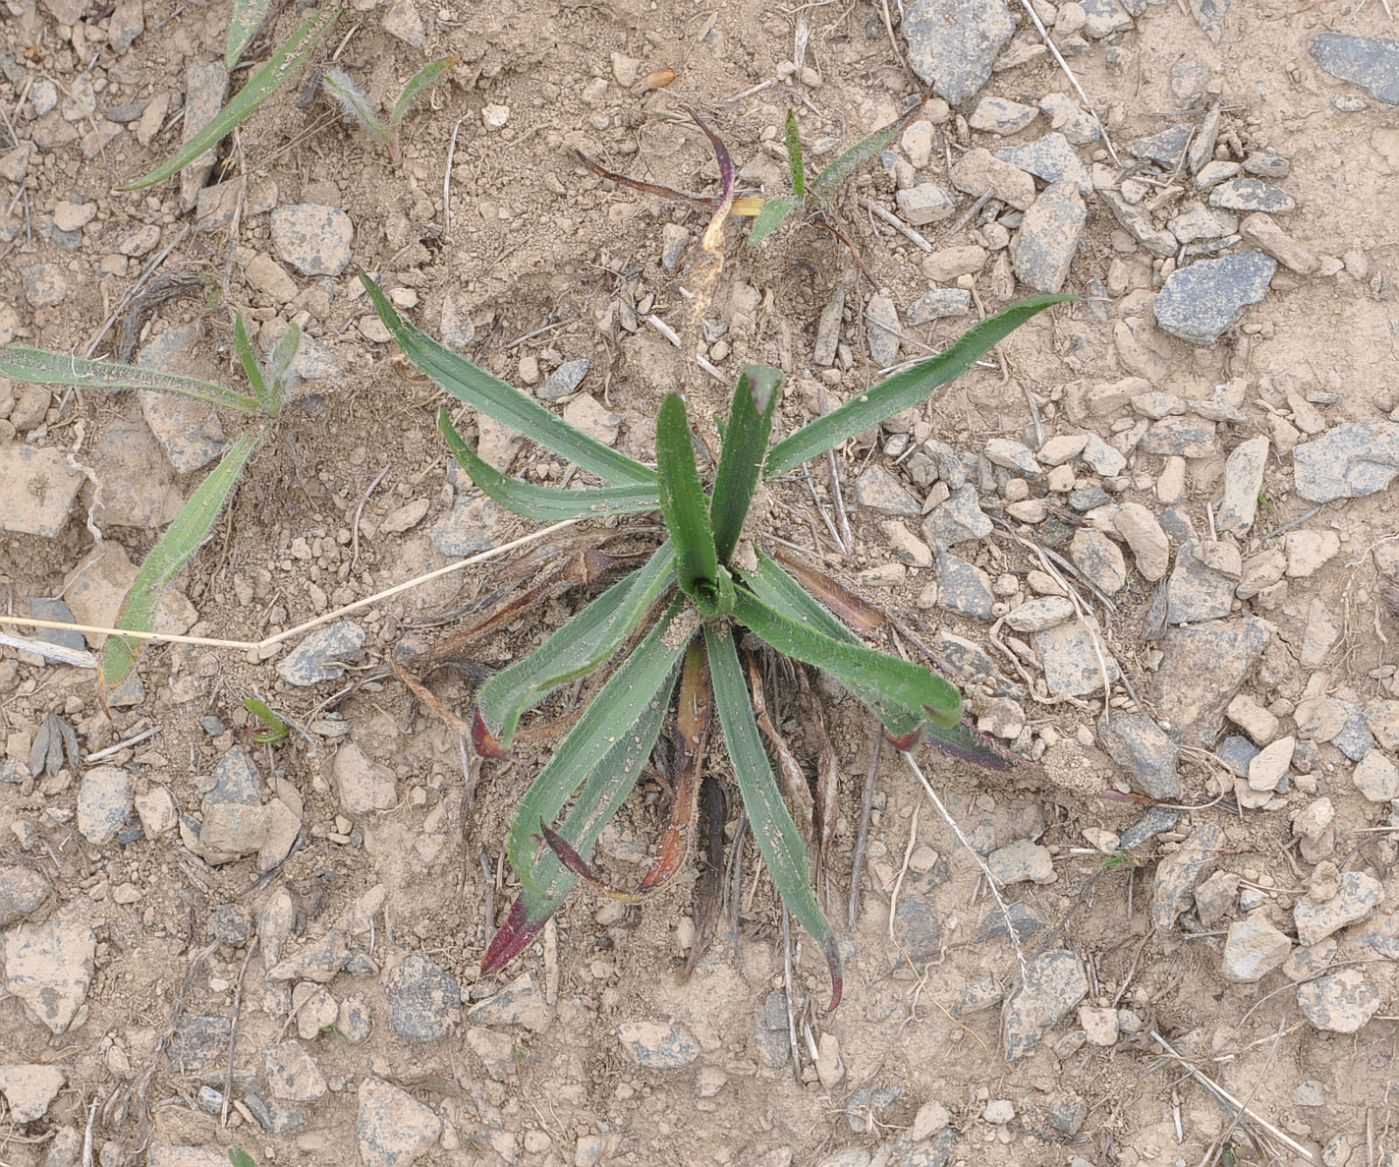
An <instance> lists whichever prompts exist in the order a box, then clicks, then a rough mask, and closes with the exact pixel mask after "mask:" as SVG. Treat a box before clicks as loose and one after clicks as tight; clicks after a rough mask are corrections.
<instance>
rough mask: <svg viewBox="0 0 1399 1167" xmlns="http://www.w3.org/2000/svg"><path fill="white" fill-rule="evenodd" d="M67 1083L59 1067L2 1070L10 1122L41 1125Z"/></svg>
mask: <svg viewBox="0 0 1399 1167" xmlns="http://www.w3.org/2000/svg"><path fill="white" fill-rule="evenodd" d="M65 1081H66V1078H65V1076H64V1073H63V1071H62V1070H61V1069H60V1068H59V1067H58V1066H33V1065H28V1066H0V1095H4V1098H5V1101H6V1102H7V1103H8V1104H9V1107H10V1121H11V1122H15V1123H26V1122H38V1121H39V1120H40V1119H41V1118H43V1117H44V1115H45V1114H47V1113H48V1109H49V1103H51V1102H52V1101H53V1100H54V1099H55V1098H57V1097H58V1092H59V1091H60V1090H62V1089H63V1083H64V1082H65Z"/></svg>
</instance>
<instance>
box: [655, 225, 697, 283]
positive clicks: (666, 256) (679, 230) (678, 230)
mask: <svg viewBox="0 0 1399 1167" xmlns="http://www.w3.org/2000/svg"><path fill="white" fill-rule="evenodd" d="M689 245H690V233H689V232H688V231H687V230H685V228H684V227H682V226H681V225H680V224H679V223H667V224H666V225H665V226H664V227H662V228H661V267H663V268H665V270H666V271H670V272H673V271H674V270H675V269H676V268H677V267H679V266H680V257H681V256H683V255H684V254H685V248H686V247H688V246H689Z"/></svg>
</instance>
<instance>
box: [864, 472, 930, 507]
mask: <svg viewBox="0 0 1399 1167" xmlns="http://www.w3.org/2000/svg"><path fill="white" fill-rule="evenodd" d="M855 501H856V502H857V503H858V504H859V505H860V506H862V507H868V508H869V509H870V510H872V511H879V512H880V513H881V514H885V515H902V516H905V517H908V518H917V517H918V516H919V515H921V514H922V513H923V508H922V507H921V506H920V505H919V503H918V500H917V499H916V498H914V497H913V495H911V494H910V493H909V492H908V489H907V487H905V486H904V484H903V483H902V482H900V481H899V478H898V476H897V475H896V474H894V472H893V471H892V470H889V469H888V468H887V467H885V466H883V465H881V464H880V463H878V462H874V463H871V464H870V466H869V467H867V468H866V470H865V472H864V473H863V474H861V475H860V477H859V478H857V479H855Z"/></svg>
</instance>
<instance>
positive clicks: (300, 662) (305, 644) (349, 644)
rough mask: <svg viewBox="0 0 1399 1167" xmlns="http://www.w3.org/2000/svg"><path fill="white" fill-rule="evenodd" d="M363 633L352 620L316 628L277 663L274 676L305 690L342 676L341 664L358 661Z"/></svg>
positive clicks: (342, 665) (343, 669) (342, 667)
mask: <svg viewBox="0 0 1399 1167" xmlns="http://www.w3.org/2000/svg"><path fill="white" fill-rule="evenodd" d="M364 640H365V631H364V629H363V628H361V627H360V626H359V625H358V624H356V623H355V622H354V621H353V620H339V621H337V622H336V623H334V624H330V625H327V626H326V627H324V628H318V629H316V631H314V632H312V633H311V634H310V635H309V636H308V637H306V639H305V640H303V641H302V642H301V643H300V644H299V645H297V646H296V648H295V649H293V650H292V651H291V652H290V653H289V654H288V655H287V656H286V657H284V658H283V659H282V660H280V661H278V662H277V674H278V675H279V676H280V677H281V678H282V680H284V681H286V682H287V683H288V684H289V685H297V686H301V687H303V688H304V687H305V686H308V685H317V684H319V683H320V682H322V681H334V680H338V679H339V678H340V677H342V676H344V675H345V666H344V664H343V663H341V662H345V661H353V660H358V659H359V657H360V655H361V650H362V649H363V647H364Z"/></svg>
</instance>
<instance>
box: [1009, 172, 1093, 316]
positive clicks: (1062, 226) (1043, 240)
mask: <svg viewBox="0 0 1399 1167" xmlns="http://www.w3.org/2000/svg"><path fill="white" fill-rule="evenodd" d="M1087 220H1088V211H1087V210H1086V209H1085V207H1084V205H1083V199H1082V198H1081V197H1080V196H1079V193H1078V189H1077V187H1076V186H1075V185H1074V184H1073V183H1071V182H1056V183H1054V184H1052V185H1051V186H1049V187H1048V188H1046V189H1045V190H1044V191H1043V192H1042V193H1041V194H1040V196H1039V198H1037V199H1036V200H1035V202H1034V205H1033V206H1032V207H1030V209H1029V210H1028V211H1026V212H1025V215H1024V218H1023V219H1022V221H1021V224H1020V231H1019V232H1018V233H1017V234H1016V236H1015V239H1014V241H1013V242H1012V243H1011V245H1010V258H1011V263H1012V265H1013V266H1014V268H1015V274H1016V276H1017V277H1019V279H1020V281H1021V283H1024V284H1028V285H1029V286H1030V287H1032V288H1034V289H1035V290H1036V291H1039V292H1058V291H1059V290H1060V289H1061V288H1062V287H1063V286H1064V281H1065V280H1067V279H1068V278H1069V267H1070V265H1071V264H1072V263H1073V258H1074V253H1075V252H1076V251H1077V250H1078V241H1079V239H1080V237H1081V236H1082V235H1083V225H1084V223H1085V222H1087Z"/></svg>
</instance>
